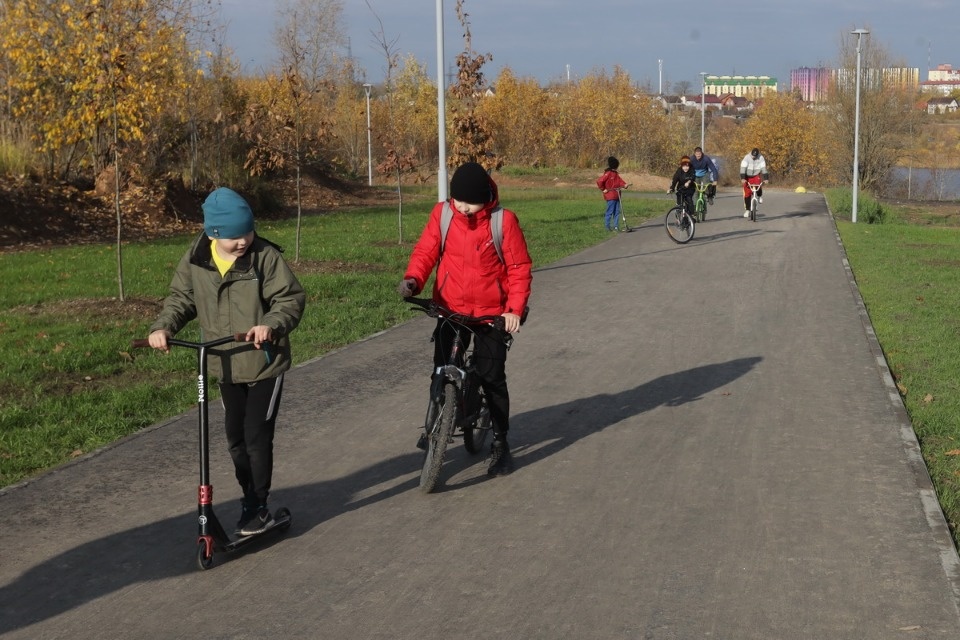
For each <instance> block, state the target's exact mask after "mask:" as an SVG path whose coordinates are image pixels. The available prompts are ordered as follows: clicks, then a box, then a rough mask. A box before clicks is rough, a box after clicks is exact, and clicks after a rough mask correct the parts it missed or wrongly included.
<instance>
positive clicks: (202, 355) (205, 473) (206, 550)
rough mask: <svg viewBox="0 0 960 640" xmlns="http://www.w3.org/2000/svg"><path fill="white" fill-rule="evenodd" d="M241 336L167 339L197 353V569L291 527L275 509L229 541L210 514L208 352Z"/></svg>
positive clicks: (243, 339) (284, 511)
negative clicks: (261, 523) (217, 554)
mask: <svg viewBox="0 0 960 640" xmlns="http://www.w3.org/2000/svg"><path fill="white" fill-rule="evenodd" d="M246 341H247V337H246V335H245V334H243V333H238V334H236V335H233V336H226V337H224V338H218V339H216V340H211V341H209V342H187V341H185V340H176V339H174V338H168V339H167V344H169V345H173V346H177V347H187V348H188V349H194V350H195V351H196V352H197V407H198V409H199V414H200V425H199V426H200V488H199V491H198V498H199V499H198V504H197V512H198V517H197V522H198V523H199V536H198V538H197V566H198V567H199V568H200V569H201V570H206V569H209V568H210V567H212V566H213V553H214V551H227V552H232V551H236V550H238V549H241V548H243V547H245V546H247V545H248V544H250V543H251V542H253V541H254V540H257V539H259V538H261V537H263V536H265V535H267V534H269V533H273V532H276V531H286V530H287V529H289V528H290V523H291V521H292V516H291V515H290V510H289V509H287V508H286V507H284V508H281V509H278V510H277V512H276V513H275V514H274V516H273V524H271V525H270V526H269V527H267V528H266V529H264V530H263V531H261V532H259V533H256V534H254V535H250V536H240V537H237V538H234V539H233V540H231V539H230V536H228V535H227V533H226V532H225V531H224V530H223V526H222V525H221V524H220V521H219V520H218V519H217V514H215V513H214V512H213V486H212V485H211V484H210V425H209V421H208V410H207V349H210V348H211V347H218V346H220V345H223V344H227V343H228V342H246ZM131 346H132V347H133V348H139V347H149V346H150V343H149V342H148V341H147V340H134V341H133V342H132V344H131Z"/></svg>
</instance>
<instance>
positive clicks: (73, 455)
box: [70, 449, 83, 458]
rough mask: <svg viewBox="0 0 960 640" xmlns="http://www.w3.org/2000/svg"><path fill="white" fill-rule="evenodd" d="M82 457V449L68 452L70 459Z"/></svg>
mask: <svg viewBox="0 0 960 640" xmlns="http://www.w3.org/2000/svg"><path fill="white" fill-rule="evenodd" d="M82 455H83V449H74V450H73V451H71V452H70V457H71V458H78V457H80V456H82Z"/></svg>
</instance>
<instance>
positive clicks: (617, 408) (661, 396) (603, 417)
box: [438, 356, 763, 491]
mask: <svg viewBox="0 0 960 640" xmlns="http://www.w3.org/2000/svg"><path fill="white" fill-rule="evenodd" d="M762 360H763V358H761V357H759V356H752V357H749V358H738V359H736V360H730V361H728V362H721V363H717V364H710V365H703V366H700V367H694V368H693V369H687V370H685V371H680V372H677V373H670V374H667V375H663V376H660V377H659V378H655V379H653V380H651V381H649V382H646V383H644V384H641V385H639V386H637V387H634V388H632V389H627V390H624V391H621V392H619V393H612V394H610V393H601V394H597V395H593V396H590V397H587V398H579V399H577V400H570V401H569V402H563V403H560V404H555V405H551V406H548V407H542V408H540V409H534V410H531V411H526V412H524V413H520V414H517V415H515V416H512V417H511V419H510V424H511V434H515V435H512V438H511V452H512V453H513V456H514V460H515V462H516V466H517V468H518V469H519V468H521V467H524V466H530V465H532V464H535V463H537V462H539V461H540V460H543V459H545V458H548V457H550V456H552V455H555V454H556V453H558V452H559V451H562V450H563V449H565V448H567V447H569V446H570V445H571V444H573V443H575V442H577V441H578V440H580V439H581V438H585V437H587V436H589V435H591V434H593V433H597V432H599V431H602V430H604V429H606V428H607V427H610V426H612V425H615V424H619V423H621V422H623V421H624V420H626V419H628V418H630V417H633V416H637V415H640V414H642V413H646V412H647V411H650V410H652V409H655V408H657V407H660V406H666V407H676V406H680V405H683V404H686V403H688V402H696V401H698V400H700V399H701V398H702V397H703V396H704V395H706V394H708V393H710V392H711V391H715V390H717V389H719V388H720V387H723V386H724V385H727V384H729V383H730V382H733V381H734V380H736V379H738V378H741V377H743V376H745V375H747V374H748V373H749V372H750V371H752V370H753V369H754V368H755V367H756V366H757V365H758V364H759V363H760V362H761V361H762ZM542 442H546V443H547V444H545V445H544V446H538V445H539V444H540V443H542ZM476 462H477V460H476V458H474V457H470V458H467V457H466V454H464V455H461V456H458V457H457V458H455V459H454V460H451V461H450V462H448V463H446V464H445V470H444V474H443V475H444V477H447V478H449V477H455V476H456V475H457V474H459V473H461V472H463V471H465V470H466V469H468V468H469V467H471V466H473V465H474V464H476ZM484 480H486V476H485V475H484V476H483V477H472V478H468V479H466V480H463V481H462V482H456V483H449V482H448V483H447V484H445V485H444V486H443V487H442V488H438V490H439V491H454V490H459V489H464V488H467V487H469V486H471V485H474V484H477V483H478V482H483V481H484Z"/></svg>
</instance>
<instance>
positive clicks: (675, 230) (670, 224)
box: [663, 197, 697, 244]
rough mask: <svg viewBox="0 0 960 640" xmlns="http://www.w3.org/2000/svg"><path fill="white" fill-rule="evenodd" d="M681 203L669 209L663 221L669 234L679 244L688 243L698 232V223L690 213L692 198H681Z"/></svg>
mask: <svg viewBox="0 0 960 640" xmlns="http://www.w3.org/2000/svg"><path fill="white" fill-rule="evenodd" d="M680 202H681V204H678V205H677V206H675V207H673V208H672V209H670V210H669V211H667V217H666V218H665V219H664V221H663V223H664V226H665V227H666V229H667V235H668V236H670V239H671V240H673V241H674V242H676V243H677V244H686V243H688V242H690V241H691V240H693V236H694V234H695V233H696V232H697V223H696V220H694V218H693V216H692V215H690V207H691V203H690V199H689V198H686V197H685V198H681V199H680Z"/></svg>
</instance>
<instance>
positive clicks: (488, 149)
mask: <svg viewBox="0 0 960 640" xmlns="http://www.w3.org/2000/svg"><path fill="white" fill-rule="evenodd" d="M464 2H465V0H457V5H456V11H457V20H459V21H460V25H461V26H462V27H463V44H464V47H463V51H462V52H460V53H459V54H458V55H457V81H456V82H455V83H454V84H453V86H452V87H451V89H450V94H451V96H452V97H453V101H452V104H451V112H452V113H451V118H450V128H451V130H452V136H451V144H450V146H451V149H450V157H449V158H448V164H449V165H450V167H458V166H460V165H461V164H463V163H465V162H479V163H480V164H482V165H483V167H484V168H485V169H487V170H493V169H499V168H500V167H501V166H502V165H503V159H502V158H499V157H497V155H496V154H494V153H493V148H492V147H493V138H492V136H491V134H490V128H489V126H488V125H487V122H486V120H485V118H484V117H483V115H482V114H481V113H480V112H479V110H478V109H477V102H478V101H479V100H480V99H481V98H482V95H483V91H484V90H485V89H486V88H487V87H486V80H485V78H484V75H483V71H482V69H483V65H484V64H486V63H487V62H489V61H491V60H493V56H492V55H491V54H489V53H483V54H481V53H476V52H475V51H474V50H473V44H472V41H471V40H472V37H471V35H470V22H469V20H468V18H469V17H470V16H469V14H468V13H467V12H466V10H465V5H464Z"/></svg>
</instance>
